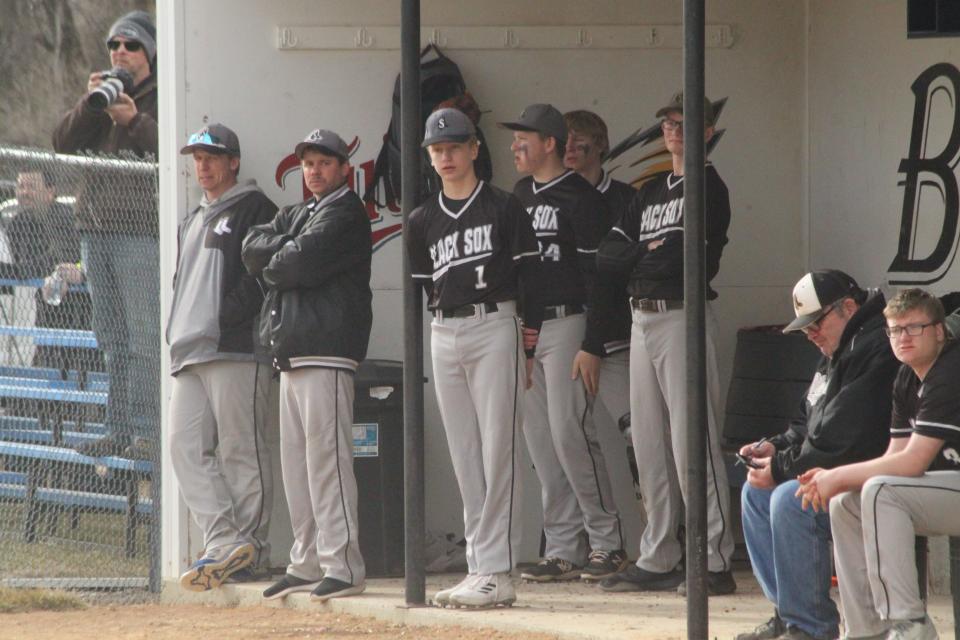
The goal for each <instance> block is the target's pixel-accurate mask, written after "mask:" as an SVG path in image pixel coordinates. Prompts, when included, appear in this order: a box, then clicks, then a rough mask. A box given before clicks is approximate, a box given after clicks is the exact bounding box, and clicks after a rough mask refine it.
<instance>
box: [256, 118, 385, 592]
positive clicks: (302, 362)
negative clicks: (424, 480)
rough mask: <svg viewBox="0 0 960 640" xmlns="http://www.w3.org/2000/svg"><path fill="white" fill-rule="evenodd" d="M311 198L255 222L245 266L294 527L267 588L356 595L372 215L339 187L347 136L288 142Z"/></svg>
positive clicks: (343, 181) (360, 578) (322, 133)
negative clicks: (270, 366) (269, 370)
mask: <svg viewBox="0 0 960 640" xmlns="http://www.w3.org/2000/svg"><path fill="white" fill-rule="evenodd" d="M295 153H296V154H297V157H298V158H300V166H301V169H302V170H303V177H304V181H305V182H306V185H307V188H308V189H310V191H311V192H312V193H313V196H312V197H311V198H309V199H307V200H306V201H305V202H302V203H300V204H296V205H293V206H289V207H285V208H284V209H283V210H281V211H280V213H278V214H277V216H276V218H274V220H273V222H272V223H270V224H266V225H260V226H256V227H253V228H252V229H251V230H250V233H249V234H248V235H247V239H246V240H245V241H244V243H243V262H244V264H245V265H246V267H247V269H248V270H249V271H250V273H252V274H255V275H260V276H262V278H263V280H264V282H265V283H266V285H267V287H268V291H267V295H266V299H265V300H264V303H263V310H262V312H261V317H260V336H261V339H262V340H263V342H264V344H265V345H267V346H269V348H270V351H271V352H272V355H273V358H274V359H273V362H274V366H275V367H276V368H277V369H279V370H280V463H281V465H282V470H283V486H284V490H285V492H286V496H287V504H288V505H289V507H290V521H291V524H292V525H293V537H294V543H293V547H292V548H291V549H290V564H289V565H288V567H287V573H286V575H285V576H284V577H283V578H281V579H280V580H279V581H277V582H276V583H275V584H273V585H272V586H270V587H268V588H267V589H266V590H265V591H264V592H263V596H264V597H265V598H267V599H273V598H279V597H282V596H284V595H286V594H288V593H291V592H294V591H312V593H311V596H310V598H311V600H315V601H324V600H327V599H329V598H338V597H342V596H349V595H353V594H357V593H361V592H362V591H363V590H364V577H365V571H364V564H363V558H362V557H361V556H360V546H359V538H358V531H357V482H356V479H355V478H354V475H353V397H354V387H353V376H354V373H355V372H356V370H357V366H358V365H359V363H360V361H361V360H363V358H364V357H365V356H366V353H367V342H368V340H369V337H370V326H371V324H372V321H373V312H372V309H371V300H372V297H373V296H372V293H371V291H370V261H371V257H372V253H373V249H372V244H371V239H370V219H369V218H368V217H367V214H366V211H365V209H364V206H363V203H362V202H361V201H360V198H359V197H357V194H356V193H354V192H353V191H351V190H350V187H349V186H348V185H347V176H349V175H350V171H351V167H350V161H349V151H348V149H347V145H346V143H344V141H343V140H342V139H341V138H340V136H338V135H337V134H336V133H334V132H332V131H327V130H323V129H317V130H315V131H313V132H312V133H310V134H309V135H308V136H307V137H306V139H304V140H303V142H301V143H300V144H298V145H297V146H296V149H295Z"/></svg>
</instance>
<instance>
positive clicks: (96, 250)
mask: <svg viewBox="0 0 960 640" xmlns="http://www.w3.org/2000/svg"><path fill="white" fill-rule="evenodd" d="M80 251H81V254H82V256H83V263H84V266H85V267H86V272H87V286H88V288H89V289H90V299H91V302H92V307H93V317H92V325H93V330H94V333H96V335H97V343H98V344H99V346H100V349H101V350H102V351H103V356H104V364H105V365H106V369H107V373H108V374H110V394H109V397H108V400H107V411H106V417H105V420H104V422H105V426H106V428H107V431H108V433H110V434H113V435H116V436H119V437H121V438H124V437H126V438H128V439H129V438H133V437H141V438H146V439H148V440H150V441H151V442H153V443H159V440H160V251H159V244H158V240H157V239H156V238H154V237H152V236H146V235H132V234H120V233H105V232H97V233H89V234H88V233H84V234H83V235H82V236H81V239H80Z"/></svg>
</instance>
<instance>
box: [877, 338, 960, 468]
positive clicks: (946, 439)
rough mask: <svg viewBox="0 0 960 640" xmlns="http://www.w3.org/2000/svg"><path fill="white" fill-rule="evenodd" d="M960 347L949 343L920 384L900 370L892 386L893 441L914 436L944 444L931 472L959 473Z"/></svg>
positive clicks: (907, 370)
mask: <svg viewBox="0 0 960 640" xmlns="http://www.w3.org/2000/svg"><path fill="white" fill-rule="evenodd" d="M957 380H960V347H958V346H957V342H956V341H955V340H950V341H949V342H947V344H946V346H944V348H943V351H941V352H940V356H939V357H938V358H937V360H936V362H934V363H933V366H932V367H930V370H929V371H928V372H927V375H926V377H924V379H923V381H922V382H921V381H920V379H919V378H918V377H917V374H915V373H914V372H913V369H911V368H910V367H908V366H907V365H902V366H901V367H900V371H899V373H897V378H896V380H894V382H893V414H892V416H891V419H890V437H891V438H908V437H910V435H911V434H913V433H918V434H920V435H922V436H928V437H930V438H939V439H941V440H943V447H942V448H941V449H940V453H939V454H937V457H936V458H934V459H933V461H932V462H931V463H930V468H929V471H941V470H944V469H947V470H960V393H957Z"/></svg>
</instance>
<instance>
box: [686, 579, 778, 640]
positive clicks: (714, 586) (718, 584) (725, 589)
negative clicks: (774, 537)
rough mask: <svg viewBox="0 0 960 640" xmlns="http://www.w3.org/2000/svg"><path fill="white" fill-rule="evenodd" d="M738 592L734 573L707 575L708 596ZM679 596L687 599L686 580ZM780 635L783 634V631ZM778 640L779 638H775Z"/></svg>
mask: <svg viewBox="0 0 960 640" xmlns="http://www.w3.org/2000/svg"><path fill="white" fill-rule="evenodd" d="M736 590H737V583H736V582H735V581H734V579H733V572H732V571H710V572H708V573H707V595H711V596H726V595H730V594H731V593H733V592H734V591H736ZM677 594H678V595H681V596H683V597H684V598H686V597H687V582H686V580H684V581H683V582H681V583H680V586H678V587H677ZM780 633H783V632H782V631H781V632H780ZM773 637H774V638H776V637H777V636H773Z"/></svg>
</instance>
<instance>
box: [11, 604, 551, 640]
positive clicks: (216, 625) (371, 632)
mask: <svg viewBox="0 0 960 640" xmlns="http://www.w3.org/2000/svg"><path fill="white" fill-rule="evenodd" d="M207 637H209V638H230V639H231V640H234V639H235V640H253V639H255V638H256V639H258V640H259V639H261V638H269V639H270V640H273V639H277V640H280V639H283V638H298V639H301V638H302V639H304V640H307V639H310V638H336V639H337V640H341V639H343V640H349V639H351V638H365V639H367V638H369V639H375V640H399V639H405V638H410V639H416V640H419V639H421V638H422V639H424V640H441V639H444V640H445V639H448V638H449V639H454V638H455V639H463V640H520V639H521V638H522V639H524V640H548V639H550V638H554V637H555V636H550V635H543V634H532V633H523V634H513V633H504V632H501V631H495V630H488V629H467V628H463V627H450V626H443V627H440V626H430V627H412V626H405V625H401V624H391V623H388V622H382V621H380V620H375V619H372V618H361V617H357V616H351V615H347V614H343V613H336V612H330V611H320V612H310V611H302V610H296V609H274V608H268V607H234V608H222V607H212V606H204V605H176V606H169V605H162V604H150V605H133V606H121V605H111V606H95V607H89V608H87V609H84V610H81V611H32V612H29V613H8V614H0V640H147V639H149V640H181V639H182V638H207Z"/></svg>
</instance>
